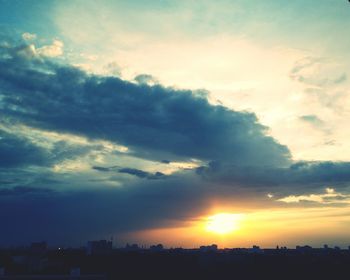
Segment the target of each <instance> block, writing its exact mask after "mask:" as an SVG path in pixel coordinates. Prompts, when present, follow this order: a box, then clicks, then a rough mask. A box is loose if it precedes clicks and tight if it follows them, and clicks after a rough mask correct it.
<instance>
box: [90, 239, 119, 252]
mask: <svg viewBox="0 0 350 280" xmlns="http://www.w3.org/2000/svg"><path fill="white" fill-rule="evenodd" d="M112 249H113V244H112V241H107V240H99V241H89V242H88V244H87V254H88V255H96V254H97V255H100V254H109V253H111V252H112Z"/></svg>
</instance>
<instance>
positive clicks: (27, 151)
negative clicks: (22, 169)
mask: <svg viewBox="0 0 350 280" xmlns="http://www.w3.org/2000/svg"><path fill="white" fill-rule="evenodd" d="M47 163H48V155H47V153H46V151H45V150H44V149H41V148H40V147H38V146H36V145H34V144H32V143H31V142H29V141H28V140H26V139H23V138H19V137H16V136H15V135H12V134H9V133H6V132H4V131H2V130H0V167H2V168H6V167H7V168H10V167H17V166H24V165H45V164H47Z"/></svg>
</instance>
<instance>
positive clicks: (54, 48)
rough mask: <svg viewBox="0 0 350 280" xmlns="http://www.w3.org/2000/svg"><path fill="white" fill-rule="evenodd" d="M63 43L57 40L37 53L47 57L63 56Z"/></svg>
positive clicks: (39, 49)
mask: <svg viewBox="0 0 350 280" xmlns="http://www.w3.org/2000/svg"><path fill="white" fill-rule="evenodd" d="M63 45H64V44H63V42H62V41H60V40H57V39H55V40H54V41H53V43H52V44H51V45H46V46H42V47H41V48H38V49H37V50H36V52H37V53H38V54H39V55H42V56H47V57H56V56H60V55H62V54H63Z"/></svg>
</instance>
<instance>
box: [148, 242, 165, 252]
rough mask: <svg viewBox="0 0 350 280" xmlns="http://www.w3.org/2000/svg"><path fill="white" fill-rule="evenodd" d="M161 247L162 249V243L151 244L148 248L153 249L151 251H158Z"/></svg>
mask: <svg viewBox="0 0 350 280" xmlns="http://www.w3.org/2000/svg"><path fill="white" fill-rule="evenodd" d="M163 249H164V247H163V245H162V244H158V245H152V246H151V247H150V250H151V251H153V252H159V251H162V250H163Z"/></svg>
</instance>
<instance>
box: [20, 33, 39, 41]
mask: <svg viewBox="0 0 350 280" xmlns="http://www.w3.org/2000/svg"><path fill="white" fill-rule="evenodd" d="M22 38H23V40H25V41H34V40H35V39H36V38H37V36H36V34H34V33H29V32H25V33H23V34H22Z"/></svg>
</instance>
